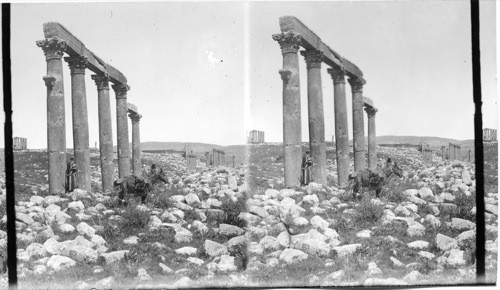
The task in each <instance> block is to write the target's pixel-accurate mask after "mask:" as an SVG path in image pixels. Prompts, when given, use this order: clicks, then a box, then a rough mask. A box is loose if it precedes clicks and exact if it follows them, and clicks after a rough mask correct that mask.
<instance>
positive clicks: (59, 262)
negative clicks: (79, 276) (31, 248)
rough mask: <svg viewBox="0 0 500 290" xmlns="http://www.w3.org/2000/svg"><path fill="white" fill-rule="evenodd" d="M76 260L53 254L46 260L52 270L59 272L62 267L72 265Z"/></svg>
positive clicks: (67, 267) (65, 267)
mask: <svg viewBox="0 0 500 290" xmlns="http://www.w3.org/2000/svg"><path fill="white" fill-rule="evenodd" d="M75 265H76V262H75V261H74V260H73V259H71V258H68V257H65V256H59V255H53V256H52V257H50V258H49V260H48V261H47V267H49V268H52V269H53V270H54V271H56V272H59V271H61V270H64V269H69V268H71V267H74V266H75Z"/></svg>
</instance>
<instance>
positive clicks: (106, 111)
mask: <svg viewBox="0 0 500 290" xmlns="http://www.w3.org/2000/svg"><path fill="white" fill-rule="evenodd" d="M92 79H93V80H94V81H95V83H96V85H97V100H98V103H97V109H98V117H99V152H100V159H101V176H102V180H101V181H102V191H103V192H107V191H108V192H109V191H111V190H112V188H113V173H114V169H113V158H114V154H113V127H112V125H111V105H110V100H109V77H108V76H106V75H103V74H99V75H92Z"/></svg>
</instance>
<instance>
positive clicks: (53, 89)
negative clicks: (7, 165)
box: [36, 37, 66, 194]
mask: <svg viewBox="0 0 500 290" xmlns="http://www.w3.org/2000/svg"><path fill="white" fill-rule="evenodd" d="M36 45H37V46H38V47H41V48H42V50H43V52H44V54H45V60H46V61H47V76H45V77H43V80H44V81H45V86H46V87H47V153H48V159H49V192H50V194H59V193H64V192H65V186H64V185H65V174H66V116H65V113H64V84H63V66H62V56H63V54H64V51H65V50H66V42H65V41H64V40H62V39H60V38H58V37H51V38H47V39H45V40H40V41H37V42H36Z"/></svg>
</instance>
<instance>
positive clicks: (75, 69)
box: [64, 56, 91, 191]
mask: <svg viewBox="0 0 500 290" xmlns="http://www.w3.org/2000/svg"><path fill="white" fill-rule="evenodd" d="M64 60H65V61H66V62H68V64H69V68H70V71H71V108H72V113H73V147H74V152H75V159H76V168H77V170H78V174H77V175H76V179H77V182H78V188H81V189H84V190H87V191H90V189H91V187H90V151H89V124H88V116H87V95H86V91H85V68H86V67H87V57H84V56H71V57H65V58H64Z"/></svg>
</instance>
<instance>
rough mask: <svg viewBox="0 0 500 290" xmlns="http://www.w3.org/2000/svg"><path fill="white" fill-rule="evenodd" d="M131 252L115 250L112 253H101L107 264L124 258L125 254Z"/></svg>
mask: <svg viewBox="0 0 500 290" xmlns="http://www.w3.org/2000/svg"><path fill="white" fill-rule="evenodd" d="M129 252H130V251H129V250H121V251H114V252H110V253H103V254H101V257H103V258H104V261H105V262H106V264H111V263H114V262H119V261H121V260H123V258H125V255H127V254H128V253H129Z"/></svg>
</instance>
